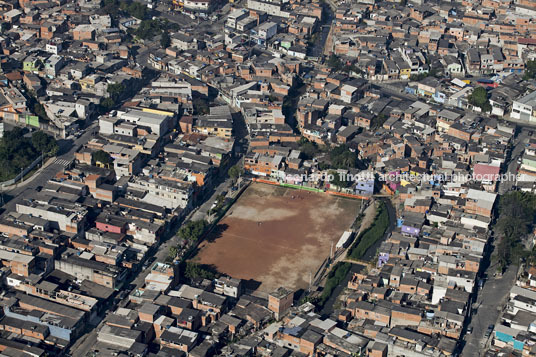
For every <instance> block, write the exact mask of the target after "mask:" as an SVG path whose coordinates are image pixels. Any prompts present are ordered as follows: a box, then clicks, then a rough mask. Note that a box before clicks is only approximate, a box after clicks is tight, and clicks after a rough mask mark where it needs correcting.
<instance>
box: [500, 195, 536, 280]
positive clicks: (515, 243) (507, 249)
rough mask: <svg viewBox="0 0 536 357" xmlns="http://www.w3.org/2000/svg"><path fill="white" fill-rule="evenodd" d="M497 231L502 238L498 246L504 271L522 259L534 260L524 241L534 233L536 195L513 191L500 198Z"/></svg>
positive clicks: (532, 253)
mask: <svg viewBox="0 0 536 357" xmlns="http://www.w3.org/2000/svg"><path fill="white" fill-rule="evenodd" d="M498 217H499V218H498V219H497V222H496V224H495V231H496V232H497V233H498V234H499V236H500V242H499V244H498V246H497V258H498V263H499V265H500V267H501V268H502V269H504V268H506V266H508V264H510V263H512V262H517V261H519V260H520V259H522V258H531V257H532V258H534V252H530V251H527V250H525V249H524V248H523V247H524V245H523V240H524V238H525V237H526V236H527V234H529V232H532V230H533V228H534V220H535V217H536V195H534V194H530V193H525V192H519V191H513V192H508V193H507V194H505V195H503V196H500V198H499V214H498Z"/></svg>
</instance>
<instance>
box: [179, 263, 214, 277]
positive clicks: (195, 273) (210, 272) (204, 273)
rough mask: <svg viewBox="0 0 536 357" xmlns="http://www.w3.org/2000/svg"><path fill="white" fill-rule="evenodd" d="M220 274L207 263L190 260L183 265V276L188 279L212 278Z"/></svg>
mask: <svg viewBox="0 0 536 357" xmlns="http://www.w3.org/2000/svg"><path fill="white" fill-rule="evenodd" d="M219 275H220V274H219V273H218V272H217V271H216V270H215V269H214V268H212V267H210V266H208V265H204V264H203V265H202V264H198V263H195V262H192V261H187V262H186V266H185V267H184V276H186V277H187V278H188V279H208V280H213V279H215V278H217V277H218V276H219Z"/></svg>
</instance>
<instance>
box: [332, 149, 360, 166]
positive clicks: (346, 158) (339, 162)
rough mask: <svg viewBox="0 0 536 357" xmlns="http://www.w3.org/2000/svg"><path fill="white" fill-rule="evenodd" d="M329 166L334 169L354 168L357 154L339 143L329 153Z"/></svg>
mask: <svg viewBox="0 0 536 357" xmlns="http://www.w3.org/2000/svg"><path fill="white" fill-rule="evenodd" d="M329 158H330V161H331V167H332V168H334V169H347V168H355V167H356V166H357V154H356V153H355V152H352V151H350V149H348V147H347V146H346V145H339V146H337V147H335V148H333V149H332V150H331V151H330V153H329Z"/></svg>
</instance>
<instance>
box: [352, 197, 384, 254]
mask: <svg viewBox="0 0 536 357" xmlns="http://www.w3.org/2000/svg"><path fill="white" fill-rule="evenodd" d="M387 228H389V213H388V212H387V208H386V207H385V204H384V203H383V202H380V205H379V206H378V211H377V212H376V219H375V220H374V223H372V225H371V226H370V227H369V228H367V229H366V230H365V231H364V232H362V233H361V234H360V235H359V237H357V239H356V240H355V242H354V244H353V245H352V247H351V248H350V249H349V250H348V255H347V256H348V258H350V259H355V260H359V259H361V258H363V256H364V255H365V253H366V252H367V250H368V249H369V248H370V247H372V246H373V245H374V243H376V242H377V241H378V240H380V239H382V237H383V235H384V234H385V231H386V230H387Z"/></svg>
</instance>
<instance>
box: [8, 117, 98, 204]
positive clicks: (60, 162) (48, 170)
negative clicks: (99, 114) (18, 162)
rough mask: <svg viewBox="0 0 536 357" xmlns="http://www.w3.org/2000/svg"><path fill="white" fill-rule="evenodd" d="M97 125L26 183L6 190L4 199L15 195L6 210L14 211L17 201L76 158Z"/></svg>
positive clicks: (42, 184) (92, 126)
mask: <svg viewBox="0 0 536 357" xmlns="http://www.w3.org/2000/svg"><path fill="white" fill-rule="evenodd" d="M96 125H97V122H96V121H95V122H93V123H92V124H91V125H90V126H89V127H88V128H87V129H86V130H85V132H84V134H83V135H82V136H81V137H80V138H78V139H76V140H74V142H73V143H72V144H65V145H64V147H63V148H61V149H60V150H62V151H63V153H62V154H61V155H59V156H58V157H57V159H56V160H54V162H53V163H52V164H50V165H48V166H47V167H45V168H44V169H42V170H40V171H38V172H36V173H35V174H34V176H32V178H31V179H29V180H28V181H27V182H26V183H24V182H23V183H22V184H20V185H18V187H16V188H14V189H11V190H6V191H4V199H5V198H6V197H7V196H11V197H13V198H12V199H11V200H10V201H9V202H7V203H6V204H5V205H4V207H3V208H4V209H5V211H6V212H9V211H14V210H15V205H16V203H17V202H19V201H20V200H21V199H22V198H23V197H24V196H26V195H30V194H32V192H35V189H36V188H37V187H38V186H44V185H45V184H46V183H47V182H48V180H50V179H51V178H52V177H54V175H56V173H58V172H59V171H61V170H63V169H64V168H65V167H66V165H67V164H68V163H70V162H71V161H72V160H74V153H75V152H76V151H77V150H78V149H79V148H80V147H81V146H82V145H84V144H86V143H87V142H88V141H89V140H90V139H91V138H92V137H93V136H94V135H93V133H94V131H95V127H96Z"/></svg>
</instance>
